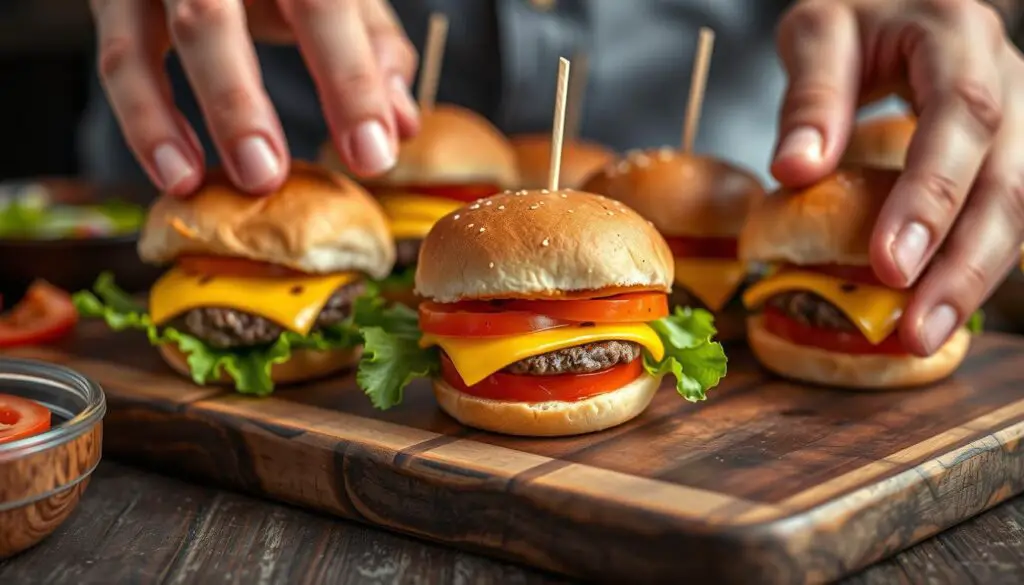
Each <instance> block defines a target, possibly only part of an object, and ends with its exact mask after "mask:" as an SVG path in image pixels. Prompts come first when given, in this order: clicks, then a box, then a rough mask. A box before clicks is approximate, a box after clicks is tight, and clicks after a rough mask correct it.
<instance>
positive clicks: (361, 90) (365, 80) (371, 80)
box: [328, 67, 380, 104]
mask: <svg viewBox="0 0 1024 585" xmlns="http://www.w3.org/2000/svg"><path fill="white" fill-rule="evenodd" d="M328 85H329V87H330V91H332V92H334V93H335V94H336V95H337V96H338V98H339V99H340V100H341V101H342V102H343V103H345V104H350V103H353V102H357V101H362V100H364V99H365V98H367V97H370V96H373V95H376V93H377V91H378V89H379V87H380V84H379V81H378V79H377V75H376V74H375V72H374V71H373V70H372V69H370V68H368V67H360V68H356V69H353V70H351V71H344V72H335V73H333V74H332V75H331V77H330V79H329V81H328Z"/></svg>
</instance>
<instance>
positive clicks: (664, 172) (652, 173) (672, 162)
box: [583, 148, 765, 237]
mask: <svg viewBox="0 0 1024 585" xmlns="http://www.w3.org/2000/svg"><path fill="white" fill-rule="evenodd" d="M583 189H584V190H585V191H589V192H591V193H600V194H602V195H607V196H608V197H611V198H612V199H617V200H619V201H622V202H623V203H625V204H626V205H628V206H630V207H632V208H633V209H635V210H636V211H637V212H638V213H640V215H642V216H644V217H647V218H649V219H650V220H651V221H652V222H654V225H655V226H656V227H657V228H658V231H660V232H661V233H662V234H664V235H666V236H669V237H672V236H695V237H722V236H724V237H735V236H736V235H737V234H738V233H739V231H740V228H741V227H742V226H743V220H744V218H745V217H746V214H747V211H748V210H749V209H750V208H751V207H752V206H753V205H754V204H756V203H757V202H758V201H760V200H761V199H762V198H763V197H764V195H765V190H764V187H763V186H762V185H761V183H760V182H759V181H758V180H757V178H756V177H754V175H753V174H751V173H749V172H748V171H746V170H744V169H741V168H739V167H737V166H734V165H731V164H729V163H727V162H725V161H722V160H719V159H716V158H711V157H704V156H694V155H690V154H686V153H684V152H678V151H675V150H671V149H668V148H663V149H660V150H648V151H642V152H640V151H637V152H632V153H630V154H628V155H627V156H626V158H624V159H622V160H620V161H618V162H616V163H614V164H610V165H607V166H606V167H605V168H604V169H602V170H600V171H599V172H597V173H596V174H595V175H594V176H592V177H591V178H590V179H589V180H588V181H587V182H586V183H584V186H583Z"/></svg>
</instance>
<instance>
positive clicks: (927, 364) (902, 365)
mask: <svg viewBox="0 0 1024 585" xmlns="http://www.w3.org/2000/svg"><path fill="white" fill-rule="evenodd" d="M747 331H748V336H747V342H748V343H749V344H750V348H751V350H753V352H754V355H755V356H756V357H757V359H758V361H760V362H761V364H762V365H764V367H766V368H767V369H769V370H771V371H772V372H775V373H776V374H778V375H780V376H783V377H786V378H792V379H795V380H800V381H803V382H810V383H812V384H822V385H827V386H840V387H843V388H853V389H860V390H891V389H896V388H906V387H911V386H920V385H923V384H930V383H932V382H935V381H937V380H941V379H943V378H945V377H947V376H949V375H950V374H952V373H953V371H954V370H956V369H957V368H958V367H959V366H960V364H961V363H962V362H963V360H964V357H966V355H967V350H968V349H969V348H970V345H971V334H970V333H969V332H968V331H967V329H964V328H961V329H959V330H958V331H957V332H956V333H954V334H953V336H952V337H951V338H950V340H949V341H948V342H946V344H945V345H943V346H942V347H941V348H939V350H938V351H937V352H935V353H934V354H932V355H931V356H928V357H924V358H921V357H917V356H911V355H906V356H893V355H853V354H848V353H836V352H831V351H825V350H823V349H819V348H817V347H813V346H809V345H798V344H795V343H792V342H790V341H787V340H785V339H782V338H781V337H778V336H776V335H774V334H772V333H771V332H769V331H768V330H767V329H765V327H764V321H763V320H762V317H761V316H760V315H755V316H752V317H750V320H749V322H748V324H747Z"/></svg>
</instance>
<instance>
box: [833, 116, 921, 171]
mask: <svg viewBox="0 0 1024 585" xmlns="http://www.w3.org/2000/svg"><path fill="white" fill-rule="evenodd" d="M915 126H916V121H915V120H914V118H912V117H909V116H883V117H878V118H869V119H867V120H864V121H862V122H860V123H858V124H857V125H856V126H855V127H854V129H853V134H852V135H851V136H850V142H849V144H847V146H846V150H845V151H844V152H843V158H842V164H843V165H844V166H850V167H857V166H860V167H871V168H878V169H895V170H898V169H902V168H903V166H904V163H905V161H906V158H907V149H908V148H909V147H910V139H911V138H912V137H913V135H914V128H915Z"/></svg>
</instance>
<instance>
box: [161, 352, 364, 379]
mask: <svg viewBox="0 0 1024 585" xmlns="http://www.w3.org/2000/svg"><path fill="white" fill-rule="evenodd" d="M159 349H160V355H161V356H162V357H163V358H164V361H166V362H167V363H168V364H169V365H170V366H171V367H172V368H174V370H175V371H176V372H178V373H179V374H181V375H183V376H185V377H186V378H188V379H190V380H191V379H192V371H191V369H190V368H189V367H188V356H186V355H185V354H184V353H182V352H181V350H179V349H178V348H177V347H175V346H174V345H170V344H163V345H160V346H159ZM361 354H362V348H361V347H360V348H355V349H335V350H331V351H315V350H311V349H300V350H296V351H293V352H292V357H291V358H289V359H288V361H286V362H284V363H280V364H274V365H273V366H271V368H270V378H271V379H272V380H273V381H274V383H275V384H294V383H297V382H306V381H308V380H315V379H317V378H323V377H325V376H329V375H330V374H334V373H336V372H340V371H342V370H345V369H348V368H350V367H352V366H353V365H355V363H356V362H358V361H359V356H360V355H361ZM207 383H208V384H234V380H233V379H232V378H231V376H229V375H228V373H227V372H225V371H224V370H221V372H220V376H218V377H217V379H216V380H209V381H207Z"/></svg>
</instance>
